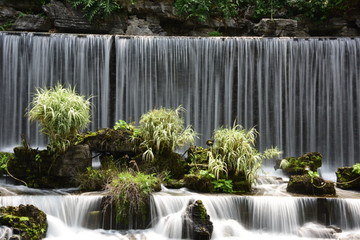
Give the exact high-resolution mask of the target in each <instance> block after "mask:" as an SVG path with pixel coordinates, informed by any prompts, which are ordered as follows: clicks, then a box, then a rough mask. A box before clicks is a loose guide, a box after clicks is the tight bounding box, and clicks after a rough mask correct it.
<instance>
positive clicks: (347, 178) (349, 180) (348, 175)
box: [336, 167, 360, 190]
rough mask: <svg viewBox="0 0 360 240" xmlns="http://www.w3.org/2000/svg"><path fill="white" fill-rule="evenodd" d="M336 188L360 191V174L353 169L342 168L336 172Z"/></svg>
mask: <svg viewBox="0 0 360 240" xmlns="http://www.w3.org/2000/svg"><path fill="white" fill-rule="evenodd" d="M336 182H337V184H336V186H337V187H339V188H342V189H349V190H360V174H358V173H356V172H353V167H340V168H338V169H337V171H336Z"/></svg>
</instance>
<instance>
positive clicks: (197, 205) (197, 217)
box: [182, 200, 214, 240]
mask: <svg viewBox="0 0 360 240" xmlns="http://www.w3.org/2000/svg"><path fill="white" fill-rule="evenodd" d="M184 223H185V224H183V229H182V232H183V238H186V239H194V240H209V239H211V235H212V232H213V229H214V227H213V223H212V222H211V221H210V216H209V215H208V214H207V211H206V208H205V206H204V204H203V202H202V201H201V200H197V201H193V202H192V201H190V202H189V204H188V206H187V208H186V211H185V214H184Z"/></svg>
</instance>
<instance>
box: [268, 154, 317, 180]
mask: <svg viewBox="0 0 360 240" xmlns="http://www.w3.org/2000/svg"><path fill="white" fill-rule="evenodd" d="M321 165H322V155H321V153H319V152H308V153H306V154H304V155H302V156H300V157H288V158H285V159H282V160H279V161H277V162H276V165H275V170H276V169H282V170H283V171H284V172H285V173H287V174H289V175H301V174H305V173H307V172H308V171H309V170H310V171H314V172H316V171H317V169H318V168H319V167H321Z"/></svg>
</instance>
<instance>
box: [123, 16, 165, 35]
mask: <svg viewBox="0 0 360 240" xmlns="http://www.w3.org/2000/svg"><path fill="white" fill-rule="evenodd" d="M126 34H127V35H141V36H148V35H165V34H166V33H165V32H164V30H163V29H162V27H161V26H160V21H159V19H157V18H155V17H149V18H147V19H146V20H144V19H139V18H137V17H136V16H130V19H129V26H128V28H127V30H126Z"/></svg>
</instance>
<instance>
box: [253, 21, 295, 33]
mask: <svg viewBox="0 0 360 240" xmlns="http://www.w3.org/2000/svg"><path fill="white" fill-rule="evenodd" d="M297 30H298V22H297V21H296V20H293V19H282V18H279V19H270V18H263V19H261V20H260V22H259V23H258V24H256V25H255V28H254V32H255V34H256V35H258V36H263V37H294V36H296V31H297Z"/></svg>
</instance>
